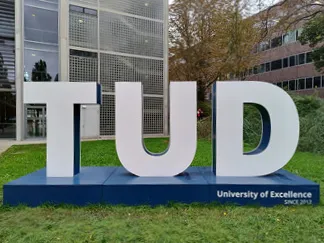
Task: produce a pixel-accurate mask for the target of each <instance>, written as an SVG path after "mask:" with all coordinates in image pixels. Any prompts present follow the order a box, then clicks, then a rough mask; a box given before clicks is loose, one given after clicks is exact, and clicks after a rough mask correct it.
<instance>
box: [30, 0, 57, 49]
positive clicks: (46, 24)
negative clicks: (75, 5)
mask: <svg viewBox="0 0 324 243" xmlns="http://www.w3.org/2000/svg"><path fill="white" fill-rule="evenodd" d="M24 21H25V23H24V24H25V31H24V32H25V40H28V41H35V42H42V43H52V44H57V43H58V12H57V11H52V10H46V9H41V8H36V7H31V6H25V11H24Z"/></svg>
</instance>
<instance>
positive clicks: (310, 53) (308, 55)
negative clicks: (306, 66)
mask: <svg viewBox="0 0 324 243" xmlns="http://www.w3.org/2000/svg"><path fill="white" fill-rule="evenodd" d="M312 61H313V60H312V52H307V53H306V63H311V62H312Z"/></svg>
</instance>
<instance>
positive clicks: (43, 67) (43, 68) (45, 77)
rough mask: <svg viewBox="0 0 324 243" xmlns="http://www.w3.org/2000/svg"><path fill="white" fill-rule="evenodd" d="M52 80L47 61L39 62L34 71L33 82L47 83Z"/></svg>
mask: <svg viewBox="0 0 324 243" xmlns="http://www.w3.org/2000/svg"><path fill="white" fill-rule="evenodd" d="M51 80H52V76H51V75H50V74H49V73H48V72H47V64H46V61H43V60H39V62H36V63H35V65H34V68H33V71H32V81H34V82H46V81H51Z"/></svg>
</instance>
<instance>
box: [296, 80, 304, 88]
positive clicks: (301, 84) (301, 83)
mask: <svg viewBox="0 0 324 243" xmlns="http://www.w3.org/2000/svg"><path fill="white" fill-rule="evenodd" d="M297 89H298V90H302V89H305V79H304V78H301V79H299V80H298V83H297Z"/></svg>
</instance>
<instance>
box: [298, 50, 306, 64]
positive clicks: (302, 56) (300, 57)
mask: <svg viewBox="0 0 324 243" xmlns="http://www.w3.org/2000/svg"><path fill="white" fill-rule="evenodd" d="M305 56H306V55H305V53H302V54H299V55H298V56H297V57H298V58H297V65H303V64H305Z"/></svg>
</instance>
